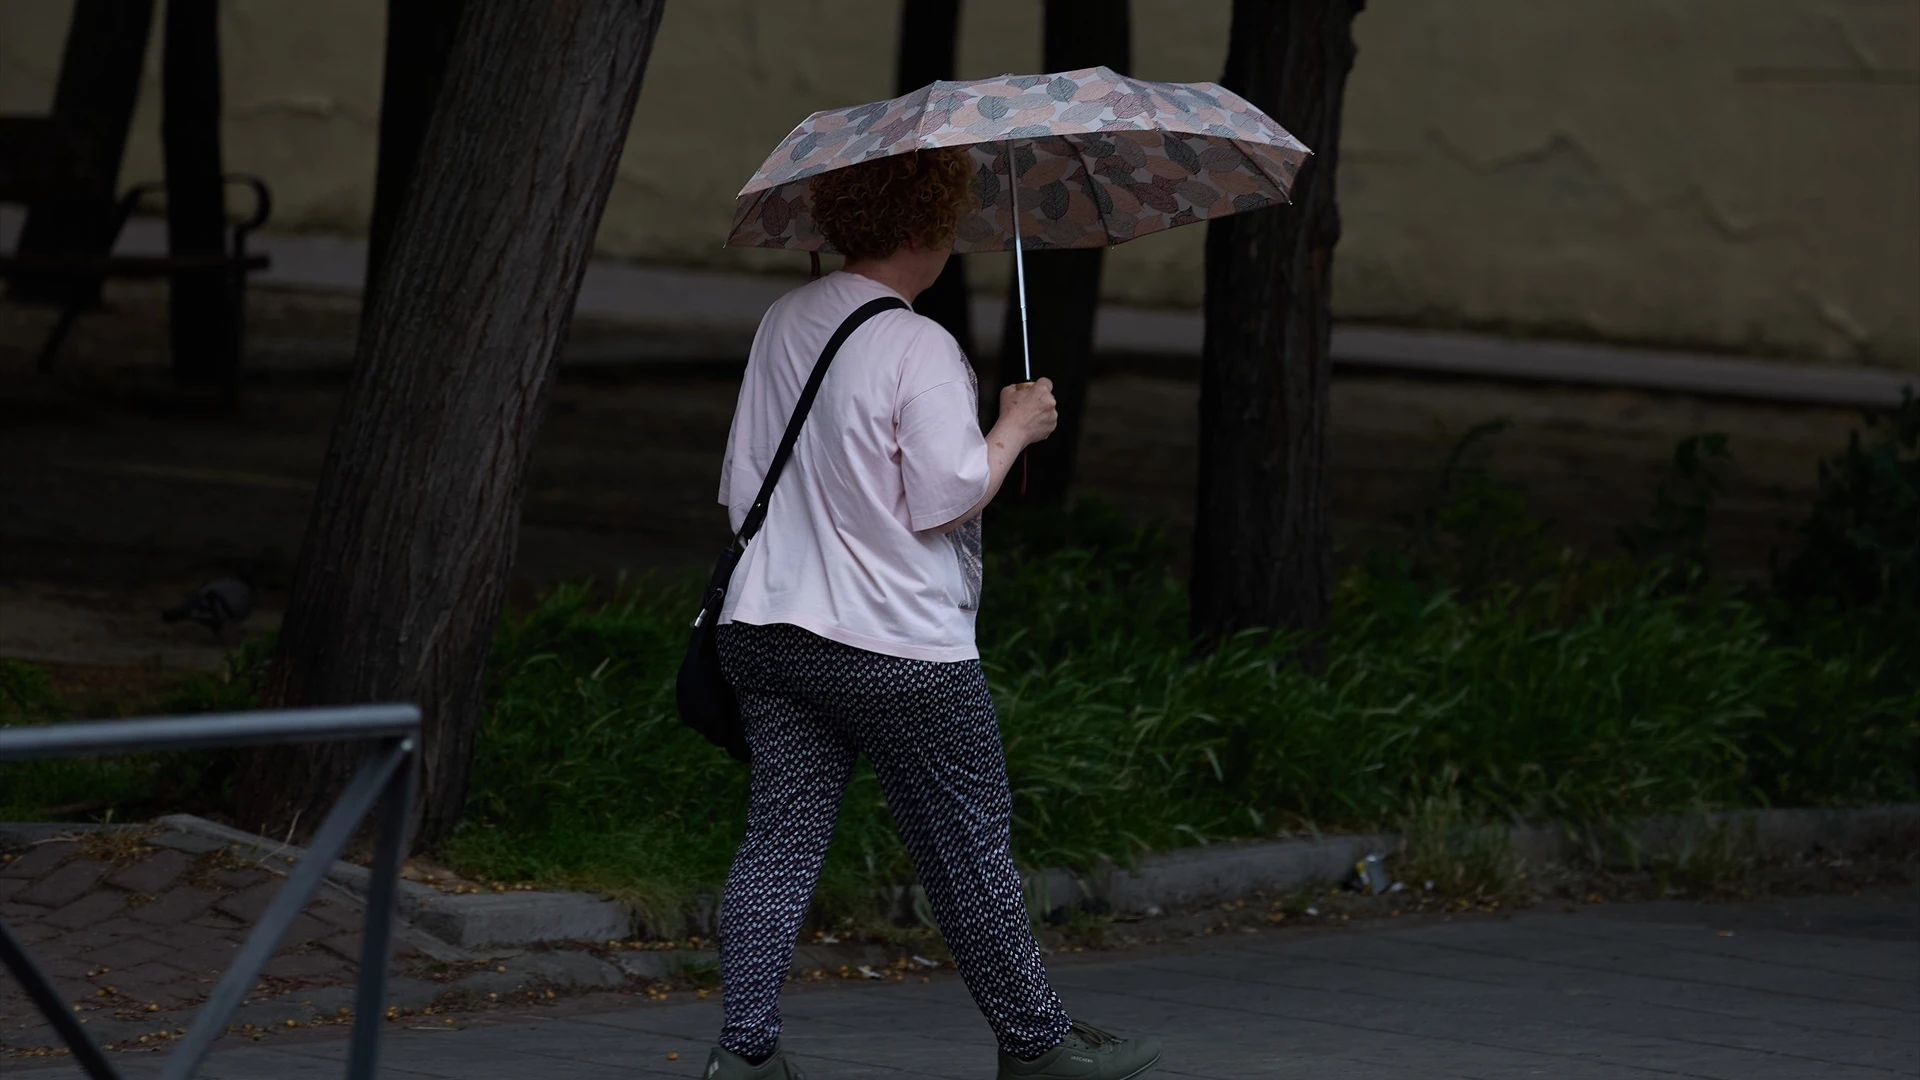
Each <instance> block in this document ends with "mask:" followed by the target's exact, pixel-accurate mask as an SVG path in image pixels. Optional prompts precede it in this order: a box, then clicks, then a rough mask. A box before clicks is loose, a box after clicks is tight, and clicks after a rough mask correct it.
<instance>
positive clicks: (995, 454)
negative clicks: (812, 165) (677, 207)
mask: <svg viewBox="0 0 1920 1080" xmlns="http://www.w3.org/2000/svg"><path fill="white" fill-rule="evenodd" d="M968 180H969V174H968V164H967V155H966V152H965V151H963V150H923V151H918V152H915V153H911V154H904V155H899V156H892V157H885V158H880V159H877V160H873V161H869V162H865V163H862V164H859V165H854V166H851V167H847V168H842V169H836V170H834V171H832V172H829V173H825V174H822V175H821V176H820V177H818V178H817V179H816V180H815V181H814V182H813V194H814V214H815V218H816V221H817V223H818V225H819V227H820V229H821V231H822V232H823V233H824V234H825V235H826V237H827V238H828V240H830V241H831V242H832V244H833V246H834V248H835V249H837V250H838V251H840V252H841V253H842V254H844V255H845V256H846V260H847V261H846V266H845V269H844V270H841V271H839V272H837V273H834V274H830V275H828V276H826V277H824V278H821V279H820V280H818V281H814V282H812V283H810V284H808V285H806V286H804V287H802V288H799V289H796V290H794V291H793V292H791V293H789V294H787V295H786V296H784V297H782V298H781V299H780V300H779V301H777V302H775V303H774V305H773V306H772V307H771V308H770V309H768V311H767V314H766V317H765V318H763V319H762V320H761V323H760V330H759V333H758V334H757V335H756V336H755V338H754V343H753V350H752V353H751V355H750V357H749V359H748V363H747V374H746V378H745V381H744V383H743V384H742V386H741V389H740V399H739V404H738V407H737V409H736V412H735V414H734V420H733V429H732V432H731V434H730V435H729V437H728V442H727V456H726V461H725V464H724V465H723V466H722V470H721V479H720V501H721V502H722V503H724V504H726V505H727V507H728V510H729V513H730V514H731V516H732V521H733V525H734V527H735V528H736V529H737V528H738V527H739V526H740V524H741V522H742V521H743V520H744V519H745V517H746V514H747V511H748V509H749V507H750V505H751V503H752V502H753V499H754V497H755V495H756V493H757V492H758V490H759V488H760V484H761V481H762V479H763V478H764V477H765V475H766V472H767V469H768V466H769V463H770V462H771V460H772V458H773V455H774V451H775V448H776V446H777V445H778V444H779V441H780V437H781V434H782V432H783V431H784V430H785V428H786V426H787V422H788V419H789V416H790V414H791V413H792V411H793V410H794V407H795V404H796V402H797V401H798V399H799V397H800V392H801V387H802V386H803V384H804V383H805V382H806V380H807V376H808V374H809V373H810V372H811V371H812V369H813V366H814V363H815V361H816V360H818V358H819V357H820V355H821V352H822V350H823V349H824V348H825V347H826V345H827V343H828V341H829V339H831V338H833V337H834V336H835V332H836V330H839V329H840V328H841V326H842V324H843V322H845V321H846V320H847V319H848V317H849V316H850V315H852V314H853V313H855V312H856V311H860V310H861V309H863V308H867V307H870V306H873V305H875V302H880V304H879V306H880V307H882V308H885V307H887V306H888V304H889V303H891V305H892V307H893V308H895V310H880V311H879V312H878V314H873V313H872V312H871V311H865V312H863V314H864V315H866V316H867V317H866V319H865V321H864V322H861V323H860V324H859V325H858V327H857V328H856V329H854V330H853V331H852V333H851V334H850V335H848V336H845V339H844V344H843V346H842V347H841V348H840V350H839V352H838V353H837V354H836V355H835V358H834V359H833V360H832V362H831V364H830V366H829V367H828V369H827V374H826V377H825V381H824V382H823V383H822V384H821V389H820V392H819V396H818V398H817V399H816V400H815V401H814V403H813V405H812V409H811V412H810V413H809V415H808V418H807V420H806V423H805V426H804V427H803V428H802V429H801V433H800V438H799V441H798V443H797V444H796V445H795V447H794V451H793V456H792V458H791V459H790V461H789V462H788V465H787V468H786V471H785V472H784V473H782V474H781V478H780V480H779V481H778V483H777V486H776V487H775V489H774V494H773V497H772V499H771V501H770V503H769V506H768V509H767V516H766V521H765V523H764V525H763V526H762V527H761V530H760V532H759V534H758V535H757V536H755V537H754V539H753V541H752V542H751V543H749V544H748V545H747V548H746V551H745V553H744V555H743V556H742V558H741V560H740V563H739V565H738V566H737V567H736V568H735V570H734V573H733V578H732V583H731V586H730V588H729V590H728V594H727V600H726V605H725V607H724V608H723V609H722V613H721V620H720V621H721V626H720V629H719V650H720V659H721V666H722V669H723V671H724V672H725V674H726V677H727V680H728V682H729V683H730V684H732V686H733V688H734V690H735V692H736V693H737V694H738V695H739V699H740V711H741V716H742V720H743V723H744V726H745V730H746V738H747V743H748V745H749V747H750V748H751V749H752V758H753V764H752V770H753V775H752V802H751V806H750V807H749V810H748V815H747V831H746V836H745V838H744V839H743V840H742V842H741V845H740V850H739V853H738V855H737V856H736V857H735V860H734V864H733V869H732V872H731V873H730V874H729V875H728V877H727V886H726V893H725V896H724V898H723V900H722V903H721V910H720V963H721V973H722V977H723V981H724V983H725V999H726V1024H725V1028H724V1030H723V1032H722V1034H721V1037H720V1045H719V1046H718V1047H717V1048H716V1049H715V1050H714V1052H713V1055H712V1058H711V1059H710V1061H709V1063H708V1066H707V1070H706V1076H707V1077H708V1080H748V1078H751V1080H761V1078H779V1077H799V1076H800V1071H799V1069H798V1068H797V1067H795V1065H794V1064H793V1063H792V1061H791V1059H789V1058H788V1057H787V1056H786V1055H784V1054H782V1053H780V1052H779V1040H780V1011H779V998H780V990H781V987H782V986H783V984H784V983H785V982H786V978H787V972H788V969H789V967H790V966H791V964H792V961H793V950H794V945H795V942H796V940H797V939H798V936H799V932H800V927H801V923H802V921H803V920H804V919H805V917H806V913H807V908H808V905H809V903H810V901H811V898H812V894H813V889H814V884H815V882H816V880H817V879H818V877H819V873H820V867H821V864H822V862H823V861H824V860H825V858H826V853H827V846H828V843H829V841H830V840H831V838H832V834H833V825H834V819H835V815H836V814H837V813H838V811H839V806H840V799H841V795H842V793H843V791H844V790H845V787H846V785H847V781H848V779H849V777H850V776H851V775H852V771H853V765H854V760H855V758H856V756H857V755H859V754H862V753H864V754H866V755H867V757H868V758H869V759H870V760H871V761H872V763H873V766H874V771H875V772H876V773H877V774H878V776H879V779H880V783H881V786H882V788H883V789H884V790H885V793H886V797H887V802H888V805H889V806H890V807H891V809H892V811H893V816H894V819H895V822H896V823H897V824H898V827H899V829H900V834H901V838H902V839H903V840H904V841H905V843H906V846H907V850H908V851H909V853H910V854H911V855H912V856H913V860H914V864H915V866H917V867H918V868H919V872H920V880H921V883H922V884H923V885H924V886H925V887H926V890H927V896H928V899H929V900H930V901H931V903H932V906H933V911H934V915H935V917H936V918H937V919H938V921H939V924H940V929H941V932H942V934H943V935H944V936H945V938H946V942H947V946H948V948H949V949H950V950H951V951H952V953H953V958H954V962H955V964H956V965H957V966H958V967H959V969H960V973H961V975H962V976H963V977H964V978H965V980H966V984H967V988H968V989H969V990H970V991H971V992H972V994H973V999H974V1001H975V1002H976V1003H977V1004H978V1005H979V1007H980V1010H981V1012H982V1013H984V1014H985V1016H986V1019H987V1023H988V1024H989V1026H990V1027H991V1028H992V1029H993V1032H994V1035H995V1036H996V1038H997V1039H998V1041H999V1045H1000V1073H999V1075H1000V1076H1001V1077H1002V1078H1052V1077H1079V1078H1086V1080H1125V1078H1130V1077H1134V1076H1138V1075H1141V1074H1143V1073H1145V1072H1146V1071H1148V1070H1149V1069H1151V1068H1152V1067H1153V1066H1154V1065H1155V1064H1157V1063H1158V1061H1159V1056H1160V1051H1159V1047H1158V1046H1157V1045H1156V1044H1154V1043H1152V1042H1151V1041H1148V1040H1137V1039H1135V1040H1123V1039H1117V1038H1115V1037H1113V1036H1110V1035H1107V1034H1105V1033H1103V1032H1101V1031H1099V1030H1097V1029H1094V1028H1091V1027H1087V1026H1085V1025H1083V1024H1079V1023H1077V1022H1075V1021H1073V1020H1071V1019H1070V1018H1069V1017H1068V1015H1067V1012H1066V1010H1065V1008H1064V1007H1063V1006H1062V1005H1061V1003H1060V1000H1059V998H1058V997H1057V996H1056V995H1055V994H1054V992H1053V989H1052V987H1051V986H1050V985H1049V983H1048V980H1047V973H1046V969H1045V967H1044V965H1043V964H1042V962H1041V957H1040V949H1039V946H1038V944H1037V943H1036V942H1035V941H1034V938H1033V934H1032V931H1031V929H1030V927H1029V924H1028V920H1027V911H1026V906H1025V903H1024V901H1023V898H1022V892H1021V881H1020V877H1019V874H1018V873H1017V872H1016V870H1015V869H1014V864H1013V856H1012V851H1011V848H1010V844H1009V828H1010V822H1011V813H1012V797H1011V794H1010V792H1009V790H1008V786H1007V773H1006V762H1005V759H1004V756H1003V753H1002V749H1001V743H1000V733H999V728H998V724H997V720H996V718H995V714H994V708H993V700H992V698H991V697H990V696H989V694H988V692H987V684H986V679H985V677H984V675H983V674H982V672H981V669H980V660H979V652H978V650H977V649H976V648H975V645H974V615H975V612H976V611H977V610H978V608H979V603H980V587H981V580H980V572H981V558H980V553H981V540H980V538H981V534H980V514H981V511H983V510H984V509H985V508H986V506H987V504H988V503H990V502H992V501H993V497H994V495H995V494H996V493H997V492H998V491H999V490H1000V485H1001V483H1002V482H1003V481H1004V480H1005V479H1006V476H1007V471H1008V469H1009V468H1010V467H1011V466H1012V464H1013V462H1014V460H1015V459H1016V458H1017V457H1018V456H1019V454H1020V452H1021V450H1023V449H1024V448H1025V447H1027V446H1028V445H1030V444H1032V443H1035V442H1038V441H1039V440H1041V439H1044V438H1046V437H1047V436H1048V435H1049V434H1050V433H1051V432H1052V431H1053V428H1054V423H1055V413H1054V400H1053V394H1052V388H1051V384H1050V383H1049V382H1048V381H1047V380H1045V379H1041V380H1039V381H1038V382H1034V383H1027V384H1022V385H1019V386H1013V387H1008V388H1007V389H1006V390H1004V391H1002V392H1001V396H1000V417H999V421H998V422H997V423H996V424H995V425H994V427H993V430H992V431H990V432H988V433H987V434H986V435H984V436H983V435H982V434H981V432H980V425H979V421H978V419H977V417H978V388H977V385H976V382H975V379H974V375H973V369H972V367H971V365H970V364H969V363H968V361H967V358H966V357H965V356H963V355H962V354H961V352H960V349H959V347H958V346H957V345H956V343H955V342H954V340H953V338H952V336H951V335H949V334H948V333H947V332H946V331H945V330H943V329H941V328H940V326H939V325H938V324H936V323H934V322H933V321H932V320H930V319H927V318H924V317H922V316H919V315H916V314H914V313H913V312H912V311H911V310H910V309H908V308H907V307H906V305H907V304H910V303H911V302H912V300H913V299H914V297H915V296H916V295H918V294H919V293H920V292H921V290H923V289H925V288H927V287H928V286H929V285H931V284H933V282H934V279H936V278H937V277H939V275H940V270H941V268H942V267H943V266H945V264H946V261H947V259H948V257H949V256H950V255H951V253H952V246H953V226H954V222H955V220H956V218H957V217H958V216H959V214H960V213H961V211H962V210H964V209H966V208H967V207H968V205H969V204H970V198H971V197H970V195H969V193H968Z"/></svg>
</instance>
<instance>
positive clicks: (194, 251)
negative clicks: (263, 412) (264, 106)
mask: <svg viewBox="0 0 1920 1080" xmlns="http://www.w3.org/2000/svg"><path fill="white" fill-rule="evenodd" d="M160 77H161V96H162V98H163V100H162V103H161V116H160V142H161V150H162V152H163V154H164V156H165V158H166V174H167V250H168V251H169V252H171V253H172V254H175V255H220V254H223V253H224V252H225V251H226V248H227V240H226V230H227V191H226V181H225V180H224V179H223V178H222V177H223V174H224V171H225V170H224V169H223V167H222V166H221V163H220V11H219V5H218V3H217V2H216V0H168V2H167V22H166V45H165V52H164V55H163V56H162V58H161V72H160ZM168 296H169V300H170V303H169V308H168V315H169V328H170V332H171V340H172V344H173V374H174V378H175V379H176V380H178V381H179V382H180V383H181V384H182V385H185V386H209V387H220V388H222V389H225V390H227V391H228V392H231V391H232V390H233V388H234V381H235V379H236V378H237V377H238V375H239V373H240V335H239V329H240V324H239V319H240V311H239V303H240V297H239V294H238V292H237V291H236V290H235V289H234V288H233V283H232V279H231V276H230V275H229V274H228V273H227V272H225V271H213V272H210V273H197V274H176V275H174V276H173V277H172V278H171V279H170V282H169V290H168Z"/></svg>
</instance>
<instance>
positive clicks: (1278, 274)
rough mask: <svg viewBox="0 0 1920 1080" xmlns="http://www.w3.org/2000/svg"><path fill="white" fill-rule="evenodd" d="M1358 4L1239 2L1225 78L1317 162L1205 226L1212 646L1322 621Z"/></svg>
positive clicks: (1204, 530) (1203, 512) (1202, 620)
mask: <svg viewBox="0 0 1920 1080" xmlns="http://www.w3.org/2000/svg"><path fill="white" fill-rule="evenodd" d="M1362 4H1363V0H1286V2H1274V0H1234V5H1233V31H1232V39H1231V44H1230V46H1229V49H1228V58H1227V72H1226V75H1225V76H1224V78H1223V79H1222V82H1223V83H1224V84H1225V85H1226V86H1227V87H1228V88H1229V89H1232V90H1235V91H1237V92H1239V93H1240V94H1241V95H1242V96H1244V97H1245V98H1246V99H1247V100H1248V101H1250V102H1252V103H1253V104H1254V105H1256V106H1258V107H1259V108H1261V109H1262V110H1264V111H1266V112H1267V114H1268V115H1270V116H1272V117H1273V118H1274V119H1275V120H1278V121H1279V122H1280V124H1281V125H1282V126H1283V127H1285V128H1286V129H1287V130H1288V131H1290V132H1292V133H1293V134H1294V135H1296V136H1297V137H1299V139H1300V140H1301V141H1302V142H1304V143H1306V144H1307V145H1308V146H1309V147H1311V148H1312V149H1313V152H1314V156H1313V158H1312V159H1311V160H1310V161H1309V162H1308V164H1307V166H1306V167H1305V168H1304V169H1302V170H1301V172H1300V175H1299V177H1298V178H1297V179H1296V181H1295V183H1294V188H1293V203H1294V204H1293V205H1292V206H1291V207H1281V208H1275V209H1271V210H1263V211H1257V212H1254V213H1250V214H1241V215H1237V216H1234V217H1229V218H1223V219H1221V220H1219V221H1215V222H1211V223H1209V225H1208V227H1207V250H1206V275H1207V277H1206V341H1205V345H1204V347H1203V356H1202V359H1201V385H1200V491H1199V499H1198V505H1197V507H1196V509H1195V517H1194V541H1193V545H1194V546H1193V629H1194V631H1195V632H1196V634H1198V635H1200V636H1202V637H1217V636H1219V635H1223V634H1228V633H1232V632H1233V631H1236V630H1241V629H1245V628H1248V627H1272V628H1287V629H1312V628H1316V627H1319V626H1320V625H1321V624H1322V623H1323V622H1324V621H1325V619H1326V614H1327V605H1328V600H1329V593H1330V589H1331V579H1332V573H1333V570H1332V533H1331V528H1330V525H1329V521H1328V509H1327V413H1328V408H1329V405H1328V387H1329V383H1330V374H1329V364H1328V357H1327V350H1328V344H1329V341H1330V338H1331V332H1332V324H1333V319H1332V308H1331V299H1332V287H1331V286H1332V277H1333V250H1334V245H1335V244H1336V243H1337V242H1338V241H1339V239H1340V213H1339V208H1338V206H1337V204H1336V203H1335V200H1334V165H1335V163H1336V162H1337V161H1338V160H1339V156H1340V154H1339V151H1340V145H1339V143H1340V106H1341V99H1342V96H1343V94H1344V92H1345V89H1346V81H1347V72H1348V71H1349V70H1351V69H1352V67H1353V60H1354V45H1353V19H1354V16H1355V15H1357V14H1358V13H1359V11H1360V8H1361V7H1362ZM1313 655H1314V654H1313V653H1312V651H1311V650H1310V651H1309V653H1308V656H1309V658H1311V657H1312V656H1313Z"/></svg>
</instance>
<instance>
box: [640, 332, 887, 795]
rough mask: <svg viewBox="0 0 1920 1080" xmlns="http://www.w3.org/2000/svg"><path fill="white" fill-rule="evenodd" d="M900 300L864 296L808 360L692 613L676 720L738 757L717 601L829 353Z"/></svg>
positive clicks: (743, 756)
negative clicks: (807, 371) (747, 502)
mask: <svg viewBox="0 0 1920 1080" xmlns="http://www.w3.org/2000/svg"><path fill="white" fill-rule="evenodd" d="M906 306H907V305H906V302H905V301H903V300H900V299H899V298H897V297H892V296H888V297H882V298H881V299H879V300H872V301H869V302H867V303H865V304H862V305H861V306H860V307H859V308H858V309H857V310H855V311H854V313H853V314H851V315H849V316H847V319H846V321H845V322H843V323H841V324H840V328H839V329H838V330H835V331H834V332H833V336H832V337H831V338H828V339H827V347H826V348H824V349H822V350H820V359H819V360H817V361H815V362H814V365H813V373H812V374H811V375H809V376H807V386H806V389H804V390H802V391H800V400H799V402H798V403H796V404H795V405H794V407H793V417H792V419H790V420H788V421H787V432H786V434H785V435H783V436H781V437H780V448H779V449H778V450H776V451H774V454H773V461H772V463H770V464H769V465H768V466H767V478H766V479H765V480H763V481H761V483H760V494H759V495H757V496H755V497H754V500H753V505H752V506H751V507H749V508H748V509H747V516H746V518H745V520H743V521H742V522H741V523H740V531H739V532H737V533H735V534H734V537H733V543H731V544H728V545H727V549H726V550H725V551H722V552H721V553H720V559H719V561H717V562H715V563H714V564H713V578H712V580H710V581H708V582H707V591H706V593H705V594H704V595H703V596H702V597H701V600H700V613H699V614H698V615H696V616H694V619H693V639H692V640H691V641H689V642H687V656H686V659H684V660H682V661H681V662H680V677H679V678H678V679H677V680H676V681H675V683H674V696H675V699H676V701H677V703H678V705H679V708H680V721H681V723H684V724H686V725H687V726H688V727H690V728H692V729H693V730H695V731H697V732H699V733H700V734H701V735H702V736H704V737H705V738H706V740H707V741H708V742H710V743H712V744H714V745H715V746H718V747H720V748H721V749H723V750H725V751H726V752H727V753H729V754H732V755H733V756H734V757H735V758H738V759H739V760H741V761H746V760H748V758H749V753H748V750H747V737H746V732H745V731H744V730H743V729H742V727H741V725H740V701H739V699H738V698H736V697H734V693H733V687H731V686H729V685H727V679H726V676H725V675H723V674H721V673H720V651H719V648H718V636H717V634H718V631H719V628H720V606H721V605H722V604H724V603H725V602H726V599H727V583H728V582H730V581H731V580H732V579H733V568H734V567H735V566H736V565H738V564H739V562H740V556H741V554H743V553H744V552H745V551H746V550H747V542H748V541H749V540H752V539H753V536H754V534H755V533H757V532H759V531H760V526H761V525H762V524H764V523H765V522H766V520H767V500H769V499H771V498H773V485H774V484H776V483H779V481H780V472H781V470H783V469H785V468H786V467H787V459H788V458H790V457H792V456H793V444H794V443H796V442H798V441H799V439H800V427H801V425H803V424H805V423H806V422H807V412H808V411H809V410H810V409H812V408H813V399H814V398H815V397H816V396H818V395H819V393H820V381H821V380H822V379H825V378H826V377H827V365H828V364H830V363H832V362H833V354H835V353H837V352H839V351H840V346H841V345H843V344H845V343H846V340H847V338H848V337H849V336H851V335H852V334H853V332H854V331H855V330H858V329H859V328H860V326H861V324H862V323H865V322H866V321H867V320H868V319H871V318H873V317H874V316H875V315H878V314H880V313H881V312H883V311H888V310H891V309H893V308H904V307H906Z"/></svg>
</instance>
